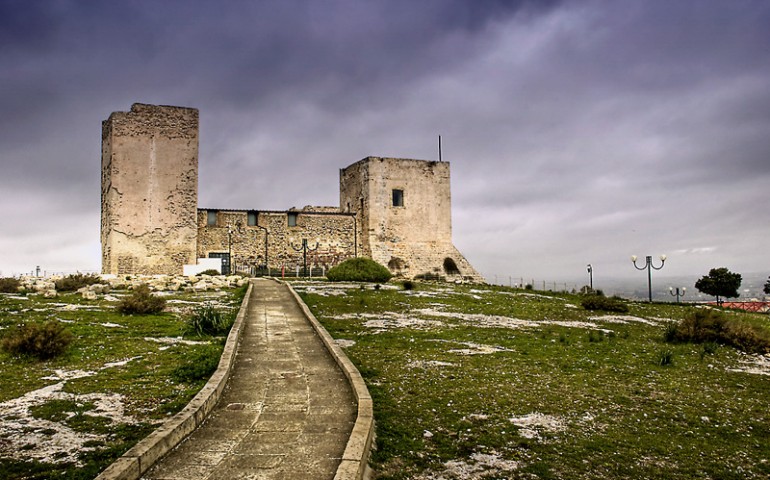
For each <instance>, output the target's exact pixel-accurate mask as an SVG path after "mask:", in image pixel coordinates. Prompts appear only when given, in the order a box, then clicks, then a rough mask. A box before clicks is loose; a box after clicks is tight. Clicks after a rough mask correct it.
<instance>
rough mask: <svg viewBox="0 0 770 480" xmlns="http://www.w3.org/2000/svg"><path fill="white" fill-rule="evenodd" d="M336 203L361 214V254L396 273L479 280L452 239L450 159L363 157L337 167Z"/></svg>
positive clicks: (411, 275) (476, 273)
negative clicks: (396, 197) (398, 194)
mask: <svg viewBox="0 0 770 480" xmlns="http://www.w3.org/2000/svg"><path fill="white" fill-rule="evenodd" d="M394 190H398V191H400V192H402V194H403V196H402V199H403V205H394V198H393V191H394ZM340 206H341V208H342V209H343V210H345V209H347V208H348V206H350V207H349V208H350V209H351V210H352V209H355V211H356V213H357V216H358V217H359V218H360V222H361V231H362V236H363V237H364V239H363V240H362V245H363V253H364V255H366V256H370V257H371V258H373V259H374V260H375V261H377V262H379V263H381V264H383V265H386V266H387V267H388V268H389V269H390V270H391V271H392V272H394V273H395V274H397V275H401V276H404V277H414V276H417V275H430V276H441V277H445V278H462V277H464V278H467V279H473V280H477V281H483V278H482V277H481V275H480V274H479V273H478V272H477V271H476V270H475V269H474V268H473V267H472V266H471V265H470V263H468V261H467V260H466V259H465V258H464V257H463V256H462V254H461V253H460V252H459V251H458V250H457V248H455V247H454V245H453V244H452V212H451V190H450V178H449V163H446V162H433V161H425V160H410V159H399V158H381V157H367V158H365V159H363V160H361V161H359V162H357V163H354V164H353V165H351V166H349V167H347V168H345V169H343V170H341V171H340Z"/></svg>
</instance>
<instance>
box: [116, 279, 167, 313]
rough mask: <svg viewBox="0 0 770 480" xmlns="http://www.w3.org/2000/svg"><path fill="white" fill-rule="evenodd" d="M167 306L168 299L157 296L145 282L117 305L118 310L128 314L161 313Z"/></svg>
mask: <svg viewBox="0 0 770 480" xmlns="http://www.w3.org/2000/svg"><path fill="white" fill-rule="evenodd" d="M165 307H166V300H164V299H163V298H160V297H158V296H155V295H153V294H152V292H150V287H148V286H147V285H145V284H142V285H139V286H138V287H136V288H134V291H133V292H132V293H131V295H129V296H127V297H125V298H124V299H123V300H121V301H120V303H118V305H117V307H115V308H116V309H117V310H118V312H120V313H123V314H126V315H133V314H139V315H147V314H152V313H160V312H162V311H163V309H164V308H165Z"/></svg>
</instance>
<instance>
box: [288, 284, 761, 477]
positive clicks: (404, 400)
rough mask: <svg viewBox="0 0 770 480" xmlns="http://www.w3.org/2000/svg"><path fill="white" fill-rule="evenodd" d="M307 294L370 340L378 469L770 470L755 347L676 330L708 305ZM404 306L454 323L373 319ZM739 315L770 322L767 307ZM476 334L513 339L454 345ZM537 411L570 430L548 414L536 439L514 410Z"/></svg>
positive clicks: (527, 295)
mask: <svg viewBox="0 0 770 480" xmlns="http://www.w3.org/2000/svg"><path fill="white" fill-rule="evenodd" d="M301 290H302V288H301V287H300V291H301ZM301 294H302V296H303V298H304V299H305V301H306V302H307V303H308V305H309V306H310V308H311V309H312V310H313V311H314V313H315V314H316V315H317V317H318V318H319V320H320V321H321V322H322V323H323V324H324V326H325V327H326V328H327V329H328V330H329V332H330V333H331V334H332V336H334V337H335V338H344V339H348V340H354V341H355V342H356V343H355V344H354V345H353V346H352V347H349V348H346V353H347V354H348V356H349V357H350V358H351V360H352V361H353V362H354V363H355V364H356V365H357V366H358V368H359V369H360V371H361V373H362V375H363V376H364V378H365V380H366V382H367V385H368V387H369V389H370V392H371V394H372V396H373V398H374V407H375V420H376V425H377V427H376V428H377V450H376V451H375V452H374V454H373V466H374V468H375V471H376V472H377V477H378V478H382V479H407V478H413V477H415V476H418V475H427V474H430V473H431V472H432V473H434V474H435V473H437V472H444V471H445V469H446V468H447V465H451V463H449V464H448V462H452V461H461V462H465V463H468V464H470V465H473V464H475V463H476V461H477V460H474V458H478V457H474V455H476V454H489V455H494V456H495V457H497V458H500V459H502V460H509V461H515V462H518V467H517V468H512V467H510V468H509V469H508V470H500V469H498V470H494V469H492V467H484V468H486V469H487V470H488V475H489V477H485V478H574V479H589V478H591V479H597V478H598V479H601V478H606V479H616V478H659V479H695V478H767V476H768V475H770V442H767V440H766V439H767V438H768V436H770V412H769V411H768V408H767V399H768V398H770V377H768V376H764V375H756V374H749V373H742V372H733V371H729V370H730V369H734V368H739V367H741V365H742V363H741V362H742V361H743V360H746V359H747V358H750V357H747V356H746V355H744V354H741V353H739V352H738V351H737V350H735V349H733V348H730V347H720V348H718V349H717V348H707V350H708V351H707V352H706V351H705V350H704V346H703V345H695V344H675V345H671V344H667V343H664V341H663V335H664V331H665V325H666V324H667V323H668V322H667V321H666V320H662V319H671V320H681V319H682V318H684V317H685V316H686V315H687V314H688V312H690V311H691V310H692V307H688V306H685V305H676V304H653V305H649V304H646V303H634V302H629V303H628V306H629V310H630V311H629V313H628V314H626V315H631V316H634V317H639V318H641V319H645V320H647V321H648V323H642V322H639V321H636V322H627V323H616V322H611V321H608V320H606V319H605V320H602V319H599V320H590V317H596V316H601V315H604V314H603V313H601V312H589V311H586V310H585V309H583V308H582V307H580V298H581V297H579V296H575V295H569V294H557V293H551V292H533V291H527V292H525V291H523V290H512V289H507V288H500V287H475V289H474V288H472V287H468V286H446V285H441V286H438V285H435V286H431V285H426V284H420V288H419V290H417V291H413V292H408V291H398V290H386V289H382V290H379V291H375V290H371V289H366V290H361V289H357V288H354V289H351V290H348V291H347V292H346V294H345V295H339V296H323V295H320V294H318V293H308V292H304V293H303V292H302V291H301ZM431 310H432V311H431ZM436 311H438V313H439V314H440V316H438V315H436ZM469 313H473V314H482V315H495V316H499V317H507V318H514V319H518V320H528V321H532V322H534V324H529V326H527V327H526V328H510V327H505V326H500V323H504V322H502V320H501V319H498V320H499V321H498V322H497V324H498V325H497V326H493V325H483V323H482V321H481V320H480V318H481V317H466V318H461V317H462V316H463V315H464V314H469ZM395 314H401V315H402V317H401V318H407V319H409V318H417V319H424V320H433V321H439V322H441V323H440V324H438V325H435V324H431V325H425V324H423V325H417V326H415V325H412V326H408V325H407V326H402V327H398V328H385V329H377V328H373V327H371V326H370V327H367V326H366V325H365V324H366V322H369V321H372V320H377V319H392V318H396V315H395ZM453 314H454V315H453ZM728 315H730V316H731V317H741V318H742V319H745V320H746V321H748V322H750V323H753V324H758V325H764V326H765V327H767V326H768V319H767V317H766V316H761V315H750V314H739V313H729V314H728ZM554 322H560V323H559V324H557V323H554ZM575 322H587V323H588V324H592V325H593V327H591V328H589V326H585V325H583V324H581V323H575ZM509 323H510V322H509ZM469 343H471V344H481V345H488V346H494V347H499V349H498V350H497V351H496V353H492V354H487V355H462V354H459V353H452V350H459V349H462V348H468V344H469ZM447 364H448V365H447ZM535 413H537V414H543V415H547V416H551V417H553V418H555V419H557V420H558V421H559V422H560V425H562V428H555V429H551V430H549V429H544V428H540V427H534V428H533V429H529V430H534V432H535V434H536V435H535V436H534V437H533V438H530V437H532V432H531V431H528V429H527V428H524V427H521V426H517V425H516V424H514V423H513V422H512V421H511V419H512V418H514V417H523V416H526V415H529V414H535ZM426 432H429V434H428V433H426ZM480 468H481V467H480ZM447 478H454V477H451V476H449V475H448V474H447Z"/></svg>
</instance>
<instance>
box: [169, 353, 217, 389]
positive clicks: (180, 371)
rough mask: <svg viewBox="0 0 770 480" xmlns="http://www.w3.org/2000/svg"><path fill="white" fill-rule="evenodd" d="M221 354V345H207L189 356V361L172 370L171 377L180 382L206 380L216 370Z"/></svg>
mask: <svg viewBox="0 0 770 480" xmlns="http://www.w3.org/2000/svg"><path fill="white" fill-rule="evenodd" d="M221 356H222V349H221V347H219V346H217V345H207V346H205V347H203V348H201V349H198V350H196V351H195V352H194V353H193V354H191V355H190V356H189V357H187V362H185V363H184V364H182V365H180V366H178V367H177V368H176V369H174V371H173V372H171V378H172V379H174V381H176V382H179V383H195V382H198V381H200V380H206V379H208V378H209V377H210V376H211V375H212V374H213V373H214V372H215V371H216V369H217V366H219V358H220V357H221Z"/></svg>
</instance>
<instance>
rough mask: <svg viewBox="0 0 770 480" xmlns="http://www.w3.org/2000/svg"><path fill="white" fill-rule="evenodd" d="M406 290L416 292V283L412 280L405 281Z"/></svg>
mask: <svg viewBox="0 0 770 480" xmlns="http://www.w3.org/2000/svg"><path fill="white" fill-rule="evenodd" d="M404 290H414V282H413V281H411V280H404Z"/></svg>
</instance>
